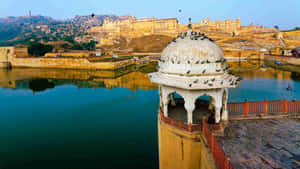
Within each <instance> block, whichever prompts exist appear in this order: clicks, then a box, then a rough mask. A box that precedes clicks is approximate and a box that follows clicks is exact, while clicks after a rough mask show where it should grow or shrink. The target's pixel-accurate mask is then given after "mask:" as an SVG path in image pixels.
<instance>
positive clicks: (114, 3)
mask: <svg viewBox="0 0 300 169" xmlns="http://www.w3.org/2000/svg"><path fill="white" fill-rule="evenodd" d="M0 2H1V6H0V17H6V16H23V15H27V13H28V11H29V10H31V11H32V14H41V15H45V16H51V17H53V18H56V19H66V18H71V17H73V16H75V15H89V14H91V13H95V14H116V15H127V14H130V15H134V16H136V17H152V16H154V17H157V18H169V17H178V18H179V21H180V22H184V23H186V22H187V18H188V17H192V20H193V22H199V21H200V20H201V19H202V18H208V17H209V18H211V19H212V20H216V19H219V20H225V19H226V18H229V19H236V18H237V17H240V18H241V21H242V25H248V24H250V23H254V24H262V25H265V26H269V27H273V26H274V25H278V26H279V27H280V28H281V29H290V28H294V27H296V26H300V12H298V11H299V10H300V0H284V1H282V0H251V1H250V0H247V1H246V0H205V1H204V0H181V1H178V0H105V1H103V0H0ZM179 9H181V10H182V12H181V13H179V12H178V10H179Z"/></svg>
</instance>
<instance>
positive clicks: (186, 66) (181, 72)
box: [149, 30, 241, 124]
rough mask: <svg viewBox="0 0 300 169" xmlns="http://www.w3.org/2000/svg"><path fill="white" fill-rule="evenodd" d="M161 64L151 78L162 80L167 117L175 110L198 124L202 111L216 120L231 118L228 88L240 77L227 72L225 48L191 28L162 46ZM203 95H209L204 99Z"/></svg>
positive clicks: (160, 83)
mask: <svg viewBox="0 0 300 169" xmlns="http://www.w3.org/2000/svg"><path fill="white" fill-rule="evenodd" d="M158 65H159V66H158V69H159V70H158V72H155V73H150V74H149V78H150V80H151V81H152V82H154V83H157V84H159V97H160V103H159V106H160V109H161V110H162V112H163V116H164V117H169V116H171V114H172V112H174V114H173V115H172V117H174V118H175V119H176V118H177V120H178V119H179V120H181V121H183V122H185V123H188V124H197V123H200V122H201V119H202V117H201V116H203V114H205V113H208V112H210V113H209V114H210V115H211V117H212V118H213V119H214V122H215V123H219V122H220V121H221V120H227V119H228V112H227V98H228V88H235V87H237V86H238V85H239V83H240V81H241V78H240V77H237V76H234V75H232V74H229V73H227V70H228V69H229V67H227V62H226V59H225V58H224V54H223V51H222V50H221V49H220V47H219V46H218V45H216V44H215V43H214V42H213V40H211V39H209V38H208V37H207V36H205V35H204V34H201V33H198V32H193V31H192V30H189V31H188V32H186V33H184V34H183V35H180V36H178V38H177V39H174V40H173V42H172V43H170V44H169V45H168V46H167V47H166V48H165V49H164V50H163V52H162V55H161V59H160V60H159V64H158ZM176 96H181V99H176V98H175V97H176ZM200 96H202V97H203V96H204V97H205V98H208V99H207V100H206V101H205V99H204V100H202V101H201V100H200V99H199V98H200ZM180 105H181V107H182V109H180ZM199 105H200V107H199ZM202 105H207V108H203V107H205V106H203V107H201V106H202ZM184 109H185V111H184ZM195 109H199V111H195ZM181 110H182V111H181ZM176 111H177V114H176ZM178 111H179V112H178ZM184 112H185V113H184Z"/></svg>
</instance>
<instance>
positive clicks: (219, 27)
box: [192, 18, 241, 33]
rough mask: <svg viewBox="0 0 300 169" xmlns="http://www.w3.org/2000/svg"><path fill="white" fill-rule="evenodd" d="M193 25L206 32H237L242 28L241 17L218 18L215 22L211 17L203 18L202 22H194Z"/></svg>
mask: <svg viewBox="0 0 300 169" xmlns="http://www.w3.org/2000/svg"><path fill="white" fill-rule="evenodd" d="M192 26H193V28H194V29H197V30H199V31H204V32H225V33H233V32H235V33H236V32H237V31H239V30H240V29H241V19H240V18H237V19H236V20H229V19H226V20H225V21H220V20H216V21H215V22H212V21H211V19H209V18H206V19H202V20H201V22H200V23H193V24H192Z"/></svg>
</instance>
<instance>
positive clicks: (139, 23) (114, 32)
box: [89, 16, 277, 46]
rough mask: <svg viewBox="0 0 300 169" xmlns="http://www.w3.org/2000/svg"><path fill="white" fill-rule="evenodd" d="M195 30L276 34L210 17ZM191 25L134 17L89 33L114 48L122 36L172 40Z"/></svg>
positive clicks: (173, 20)
mask: <svg viewBox="0 0 300 169" xmlns="http://www.w3.org/2000/svg"><path fill="white" fill-rule="evenodd" d="M192 27H193V30H194V31H200V32H206V33H220V34H228V35H229V36H232V35H238V34H240V33H241V34H242V33H243V32H246V33H248V32H249V31H255V32H273V33H274V32H277V30H276V29H274V28H266V27H264V26H261V25H256V26H254V25H253V24H251V25H249V26H241V19H240V18H237V19H236V20H229V19H226V20H225V21H220V20H216V21H215V22H213V21H212V20H211V19H209V18H205V19H202V20H201V22H200V23H192ZM187 30H188V25H184V24H181V23H179V22H178V20H177V18H166V19H157V18H154V17H152V18H138V19H137V18H135V17H134V16H132V17H130V18H128V19H124V20H117V21H111V20H109V19H105V20H104V23H103V24H102V25H101V26H96V27H92V28H91V29H90V30H89V34H90V35H91V36H92V37H93V39H95V40H96V41H98V42H99V44H100V45H103V46H105V45H114V42H115V41H116V40H118V39H120V38H121V37H125V39H126V41H130V40H131V39H132V38H139V37H143V36H149V35H164V36H169V37H177V35H178V34H180V33H183V32H186V31H187Z"/></svg>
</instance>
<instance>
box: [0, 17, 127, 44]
mask: <svg viewBox="0 0 300 169" xmlns="http://www.w3.org/2000/svg"><path fill="white" fill-rule="evenodd" d="M128 17H129V16H116V15H91V16H75V17H74V18H72V19H67V20H57V19H53V18H51V17H47V16H41V15H34V16H32V15H31V14H29V15H28V16H20V17H6V18H0V45H1V46H11V45H16V44H28V43H31V42H42V43H43V42H48V41H57V40H63V39H64V38H65V37H67V36H71V37H73V38H75V37H80V36H83V35H87V34H88V33H87V31H88V30H89V29H90V28H91V27H94V26H101V25H102V24H103V21H104V20H105V19H106V18H109V19H110V20H123V19H126V18H128Z"/></svg>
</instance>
